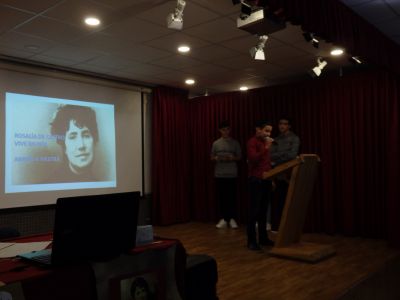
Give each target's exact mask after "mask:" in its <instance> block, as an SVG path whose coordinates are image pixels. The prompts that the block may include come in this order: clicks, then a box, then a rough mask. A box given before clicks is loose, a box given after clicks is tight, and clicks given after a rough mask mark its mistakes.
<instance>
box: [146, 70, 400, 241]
mask: <svg viewBox="0 0 400 300" xmlns="http://www.w3.org/2000/svg"><path fill="white" fill-rule="evenodd" d="M399 88H400V80H399V79H398V78H396V77H393V76H390V75H389V74H387V73H385V72H378V73H376V72H368V73H362V74H355V75H348V76H344V77H339V78H328V79H325V80H323V79H318V80H314V81H309V82H304V83H299V84H294V85H287V86H277V87H272V88H263V89H258V90H254V91H249V92H247V93H239V92H235V93H227V94H221V95H214V96H209V97H201V98H197V99H195V100H190V102H184V101H183V99H181V100H172V99H170V100H171V101H169V100H168V97H166V99H165V100H164V101H160V99H158V100H157V101H156V103H155V106H154V115H155V117H156V118H157V116H158V119H160V118H161V116H160V115H162V114H165V115H164V116H163V117H162V118H163V119H165V120H169V121H171V119H176V118H178V119H179V120H181V122H182V123H181V122H179V124H180V125H179V126H181V125H182V124H183V123H185V120H186V125H183V126H182V127H183V128H187V130H188V131H189V132H190V134H189V133H188V131H186V130H185V129H183V128H177V127H179V126H176V123H175V122H174V124H173V125H174V126H173V127H172V128H159V126H163V127H169V126H170V124H168V122H166V121H164V122H160V121H159V120H154V121H153V124H154V126H155V129H154V130H155V132H157V131H158V130H161V131H162V135H164V136H163V138H162V140H160V139H154V142H155V143H156V144H155V145H160V143H162V144H161V145H160V147H163V148H164V147H165V146H167V147H170V146H168V145H171V144H173V143H179V144H178V145H174V147H175V148H177V149H179V152H180V155H179V157H177V156H172V157H171V156H170V155H165V154H163V153H159V152H158V151H155V152H154V153H155V154H156V155H157V153H158V154H159V155H162V157H153V160H154V162H155V163H156V164H161V165H163V166H164V164H165V165H166V164H172V165H175V164H176V163H177V161H174V159H176V160H178V159H179V160H180V159H181V158H182V157H184V160H180V162H181V163H180V167H179V169H180V170H179V172H177V171H176V170H173V169H170V168H168V167H167V168H166V169H165V170H164V171H163V172H162V173H157V172H155V173H153V174H154V176H158V177H159V179H158V180H163V181H165V182H163V184H162V185H161V184H158V185H155V186H154V187H159V186H168V187H170V186H172V187H174V188H173V190H171V188H168V189H167V195H160V193H161V190H158V191H157V193H156V195H157V199H158V200H157V201H158V202H159V203H158V209H162V208H167V210H168V212H160V211H159V212H158V214H159V215H162V216H164V218H163V219H159V220H160V221H161V222H162V223H172V222H176V221H178V220H184V219H188V218H191V219H192V220H202V221H211V220H212V221H215V220H216V212H217V207H216V203H215V201H214V186H213V164H212V163H211V162H210V160H209V156H210V155H209V154H210V150H211V144H212V141H213V140H214V139H216V138H217V137H218V130H217V124H218V122H220V121H221V120H225V119H228V120H230V122H231V124H232V136H233V137H235V138H236V139H238V141H239V142H240V144H241V145H242V148H243V152H245V149H244V148H245V143H246V141H247V139H248V138H250V137H251V136H252V134H253V132H254V129H253V124H254V121H255V120H257V119H260V118H268V119H270V120H272V121H273V122H274V123H275V124H276V123H277V121H278V119H279V117H280V116H281V115H289V116H291V117H292V118H293V129H294V131H295V132H296V133H297V134H298V135H299V136H300V138H301V152H302V153H316V154H318V155H319V156H320V157H321V165H320V176H319V178H318V182H317V185H316V191H315V193H314V198H313V200H312V203H311V204H310V209H309V213H308V216H307V223H306V230H308V231H317V232H328V233H342V234H347V235H359V236H366V237H387V238H388V239H389V240H390V241H391V242H392V243H394V244H396V243H397V244H399V243H400V237H399V236H398V233H397V232H398V230H397V228H400V218H398V216H397V213H398V212H399V211H400V205H399V201H398V200H397V197H398V196H397V176H398V174H397V173H398V171H399V158H398V157H399V154H400V153H399V148H400V145H399V139H398V136H399V104H398V101H399V100H400V99H399V98H400V92H399ZM158 92H160V90H158ZM156 98H157V97H156ZM157 102H158V103H157ZM161 102H163V103H164V102H167V103H168V104H163V105H161ZM165 106H167V107H168V108H169V109H170V110H167V109H166V107H165ZM172 106H173V107H174V108H172ZM160 109H162V111H160ZM170 112H171V116H169V115H168V114H169V113H170ZM179 113H183V114H184V115H181V116H178V115H179ZM183 119H185V120H183ZM157 128H158V129H157ZM178 133H179V138H178V137H177V135H178ZM275 134H277V132H276V128H275ZM169 135H171V136H169ZM185 137H186V138H187V139H186V138H185ZM164 142H165V143H166V145H164ZM188 145H190V147H189V146H188ZM186 151H187V152H186ZM173 152H174V151H173ZM189 153H190V154H189ZM173 154H174V155H175V154H176V153H175V152H174V153H173ZM160 159H167V160H168V161H167V162H160ZM239 169H240V178H239V195H240V197H239V199H240V200H239V203H238V208H239V210H240V220H241V221H245V220H246V215H247V212H246V206H247V200H246V199H247V197H246V162H245V153H244V158H243V160H242V161H241V162H240V168H239ZM181 171H182V172H181ZM167 173H168V174H167ZM160 175H161V176H160ZM155 181H157V180H155ZM154 187H153V190H154ZM175 193H176V194H175ZM177 197H178V198H179V199H180V200H179V201H178V200H177V199H176V198H177ZM163 201H165V204H163V203H161V202H163ZM174 205H175V206H174ZM180 205H181V206H180ZM189 207H190V211H191V213H189V212H188V209H189ZM156 210H157V209H156ZM183 215H184V216H185V217H183Z"/></svg>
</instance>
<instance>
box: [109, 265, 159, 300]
mask: <svg viewBox="0 0 400 300" xmlns="http://www.w3.org/2000/svg"><path fill="white" fill-rule="evenodd" d="M163 276H164V272H163V270H162V269H151V270H145V271H143V272H136V273H131V274H123V275H121V276H118V277H116V278H113V279H111V280H110V299H113V300H114V299H118V300H165V299H166V297H165V279H164V278H163Z"/></svg>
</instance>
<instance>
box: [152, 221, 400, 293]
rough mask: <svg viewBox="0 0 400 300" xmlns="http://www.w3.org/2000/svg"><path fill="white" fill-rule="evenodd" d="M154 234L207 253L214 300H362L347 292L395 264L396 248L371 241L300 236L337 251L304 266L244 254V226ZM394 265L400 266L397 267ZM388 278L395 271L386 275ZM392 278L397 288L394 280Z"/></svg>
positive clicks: (188, 227)
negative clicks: (213, 273) (214, 274)
mask: <svg viewBox="0 0 400 300" xmlns="http://www.w3.org/2000/svg"><path fill="white" fill-rule="evenodd" d="M154 233H155V235H158V236H161V237H166V238H177V239H179V240H180V241H181V242H182V243H183V245H184V247H185V248H186V251H187V252H188V253H189V254H208V255H211V256H213V257H214V258H215V259H216V261H217V265H218V287H217V288H218V296H219V299H220V300H267V299H274V300H286V299H288V300H291V299H296V300H302V299H307V300H309V299H312V300H314V299H316V300H318V299H323V300H329V299H346V300H347V299H362V298H359V297H356V296H354V295H355V294H354V293H353V294H351V293H349V292H351V291H352V289H353V290H354V287H357V286H362V284H359V283H360V282H363V281H364V279H366V278H369V277H371V274H375V273H376V272H378V271H379V270H382V268H384V267H385V266H387V265H390V264H391V263H392V262H393V261H397V262H398V261H400V260H399V259H398V258H400V250H396V249H393V248H390V247H388V246H387V243H386V242H385V241H382V240H375V239H362V238H348V237H343V236H328V235H319V234H304V235H303V239H302V240H303V241H309V242H318V243H320V244H330V245H333V246H334V247H335V249H336V251H337V254H336V255H335V256H333V257H330V258H328V259H326V260H323V261H321V262H319V263H316V264H309V263H304V262H299V261H293V260H287V259H281V258H276V257H272V256H269V255H268V250H269V248H266V249H265V250H264V251H263V252H253V251H250V250H248V249H247V248H246V234H245V226H241V227H239V229H236V230H234V229H229V228H227V229H216V228H215V224H211V223H186V224H178V225H172V226H165V227H155V228H154ZM396 266H397V267H399V268H400V263H396ZM397 267H396V268H397ZM397 269H398V268H397ZM393 274H395V276H397V275H399V272H398V271H396V272H395V273H393V272H392V273H391V275H390V276H391V277H393ZM385 276H386V275H385ZM382 280H384V279H382ZM396 280H398V281H397V282H398V285H399V288H400V278H396V279H395V281H394V282H396ZM395 285H396V286H397V284H395ZM369 286H371V285H370V284H369ZM346 293H347V294H346ZM365 293H366V294H367V295H369V296H371V297H368V299H375V298H373V297H372V296H373V295H371V293H370V292H368V291H364V294H365ZM358 294H359V295H360V293H358ZM376 299H378V298H376ZM396 299H400V298H396ZM205 300H207V299H205Z"/></svg>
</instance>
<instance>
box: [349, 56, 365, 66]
mask: <svg viewBox="0 0 400 300" xmlns="http://www.w3.org/2000/svg"><path fill="white" fill-rule="evenodd" d="M349 60H350V62H352V63H353V64H359V65H361V64H362V60H361V59H360V57H359V56H350V57H349Z"/></svg>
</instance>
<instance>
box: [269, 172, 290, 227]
mask: <svg viewBox="0 0 400 300" xmlns="http://www.w3.org/2000/svg"><path fill="white" fill-rule="evenodd" d="M288 188H289V182H288V181H287V180H282V179H277V180H275V191H274V195H273V199H272V202H271V229H272V230H274V231H277V230H278V229H279V224H280V222H281V217H282V212H283V208H284V207H285V200H286V195H287V191H288Z"/></svg>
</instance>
